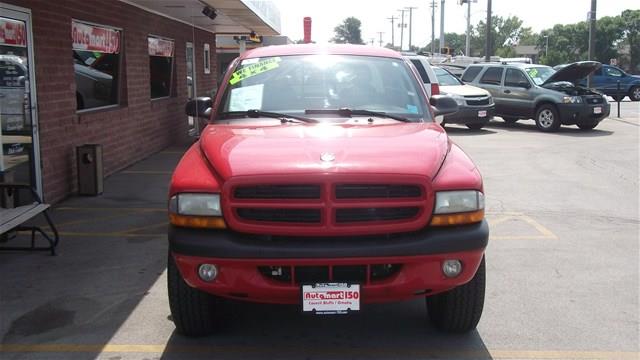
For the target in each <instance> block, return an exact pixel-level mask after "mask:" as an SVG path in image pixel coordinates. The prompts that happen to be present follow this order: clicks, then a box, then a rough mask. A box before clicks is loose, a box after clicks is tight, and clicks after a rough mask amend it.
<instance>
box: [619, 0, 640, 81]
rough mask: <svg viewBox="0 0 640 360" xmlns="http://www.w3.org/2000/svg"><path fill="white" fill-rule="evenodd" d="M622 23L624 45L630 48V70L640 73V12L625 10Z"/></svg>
mask: <svg viewBox="0 0 640 360" xmlns="http://www.w3.org/2000/svg"><path fill="white" fill-rule="evenodd" d="M620 17H621V23H622V28H623V29H624V32H623V39H624V40H623V44H625V45H627V46H629V64H628V67H627V68H628V69H629V70H630V71H631V72H633V73H635V74H637V73H640V10H625V11H623V12H622V15H621V16H620Z"/></svg>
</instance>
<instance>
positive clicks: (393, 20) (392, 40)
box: [387, 16, 397, 49]
mask: <svg viewBox="0 0 640 360" xmlns="http://www.w3.org/2000/svg"><path fill="white" fill-rule="evenodd" d="M396 19H397V17H395V16H391V17H389V18H387V20H390V21H391V47H392V48H394V49H395V47H396V41H395V40H396V39H395V38H396V37H395V32H394V31H395V27H396V25H395V22H396Z"/></svg>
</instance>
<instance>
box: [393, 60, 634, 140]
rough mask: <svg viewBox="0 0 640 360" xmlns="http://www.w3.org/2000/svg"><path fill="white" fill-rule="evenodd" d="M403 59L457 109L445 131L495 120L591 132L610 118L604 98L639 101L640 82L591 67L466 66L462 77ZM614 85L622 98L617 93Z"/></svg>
mask: <svg viewBox="0 0 640 360" xmlns="http://www.w3.org/2000/svg"><path fill="white" fill-rule="evenodd" d="M405 57H407V58H409V59H410V60H411V62H412V63H413V65H414V66H416V69H417V70H418V73H419V74H420V76H421V77H422V80H423V82H424V83H425V85H426V84H429V86H425V87H426V88H428V89H431V91H433V89H434V88H437V89H439V93H441V94H443V95H449V96H450V97H452V98H453V99H454V100H456V102H457V103H458V106H459V110H458V112H457V113H455V114H450V115H447V116H446V117H444V119H443V121H442V124H443V125H444V124H447V123H455V124H464V125H466V126H467V127H468V128H470V129H475V130H478V129H481V128H482V127H483V126H485V125H486V124H487V123H488V122H489V121H490V120H491V118H492V117H493V116H494V115H496V116H500V117H502V118H503V119H504V121H505V122H508V123H515V122H516V121H518V120H525V119H534V121H535V123H536V126H537V128H538V129H539V130H541V131H545V132H552V131H556V130H558V129H559V128H560V126H561V125H577V126H578V127H579V128H580V129H583V130H591V129H593V128H595V127H596V126H597V125H598V124H599V123H600V121H602V120H603V119H605V118H606V117H607V116H608V115H609V113H610V108H611V107H610V105H609V103H608V101H607V98H606V96H605V95H610V96H614V98H616V99H617V100H619V99H621V97H624V96H629V97H630V99H631V100H633V101H637V100H638V99H640V77H638V76H634V75H629V74H626V73H624V72H623V71H622V70H620V69H618V68H615V67H612V66H609V65H604V66H603V65H602V64H601V63H599V62H595V61H581V62H576V63H572V64H567V65H563V66H558V67H556V68H555V69H554V68H551V67H549V66H545V65H538V64H530V63H523V62H495V63H480V64H472V65H469V66H468V67H467V68H466V69H465V70H464V72H462V74H461V75H460V69H459V68H451V67H450V66H449V65H442V66H440V65H439V66H431V65H430V64H429V62H428V59H427V58H426V57H424V56H420V55H405ZM454 74H455V75H460V79H458V78H457V77H456V76H454ZM590 74H594V76H593V79H594V80H593V88H592V89H589V88H587V87H586V86H585V85H586V78H587V77H588V76H589V75H590ZM612 79H613V80H612ZM618 81H620V87H621V89H622V90H621V93H623V94H626V95H620V93H619V92H617V91H618V90H617V89H618Z"/></svg>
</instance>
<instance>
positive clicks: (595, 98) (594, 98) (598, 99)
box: [584, 95, 604, 104]
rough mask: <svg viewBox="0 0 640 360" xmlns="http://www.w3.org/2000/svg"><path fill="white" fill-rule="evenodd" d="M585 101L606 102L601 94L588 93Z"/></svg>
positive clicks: (593, 102)
mask: <svg viewBox="0 0 640 360" xmlns="http://www.w3.org/2000/svg"><path fill="white" fill-rule="evenodd" d="M584 101H585V102H586V103H587V104H602V103H603V102H604V101H603V99H602V96H600V95H586V96H585V97H584Z"/></svg>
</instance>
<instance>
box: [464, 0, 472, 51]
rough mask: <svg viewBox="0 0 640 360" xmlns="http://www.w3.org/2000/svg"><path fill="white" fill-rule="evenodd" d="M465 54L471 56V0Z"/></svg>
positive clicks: (468, 10)
mask: <svg viewBox="0 0 640 360" xmlns="http://www.w3.org/2000/svg"><path fill="white" fill-rule="evenodd" d="M464 54H465V55H466V56H471V0H467V37H466V38H465V44H464Z"/></svg>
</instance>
